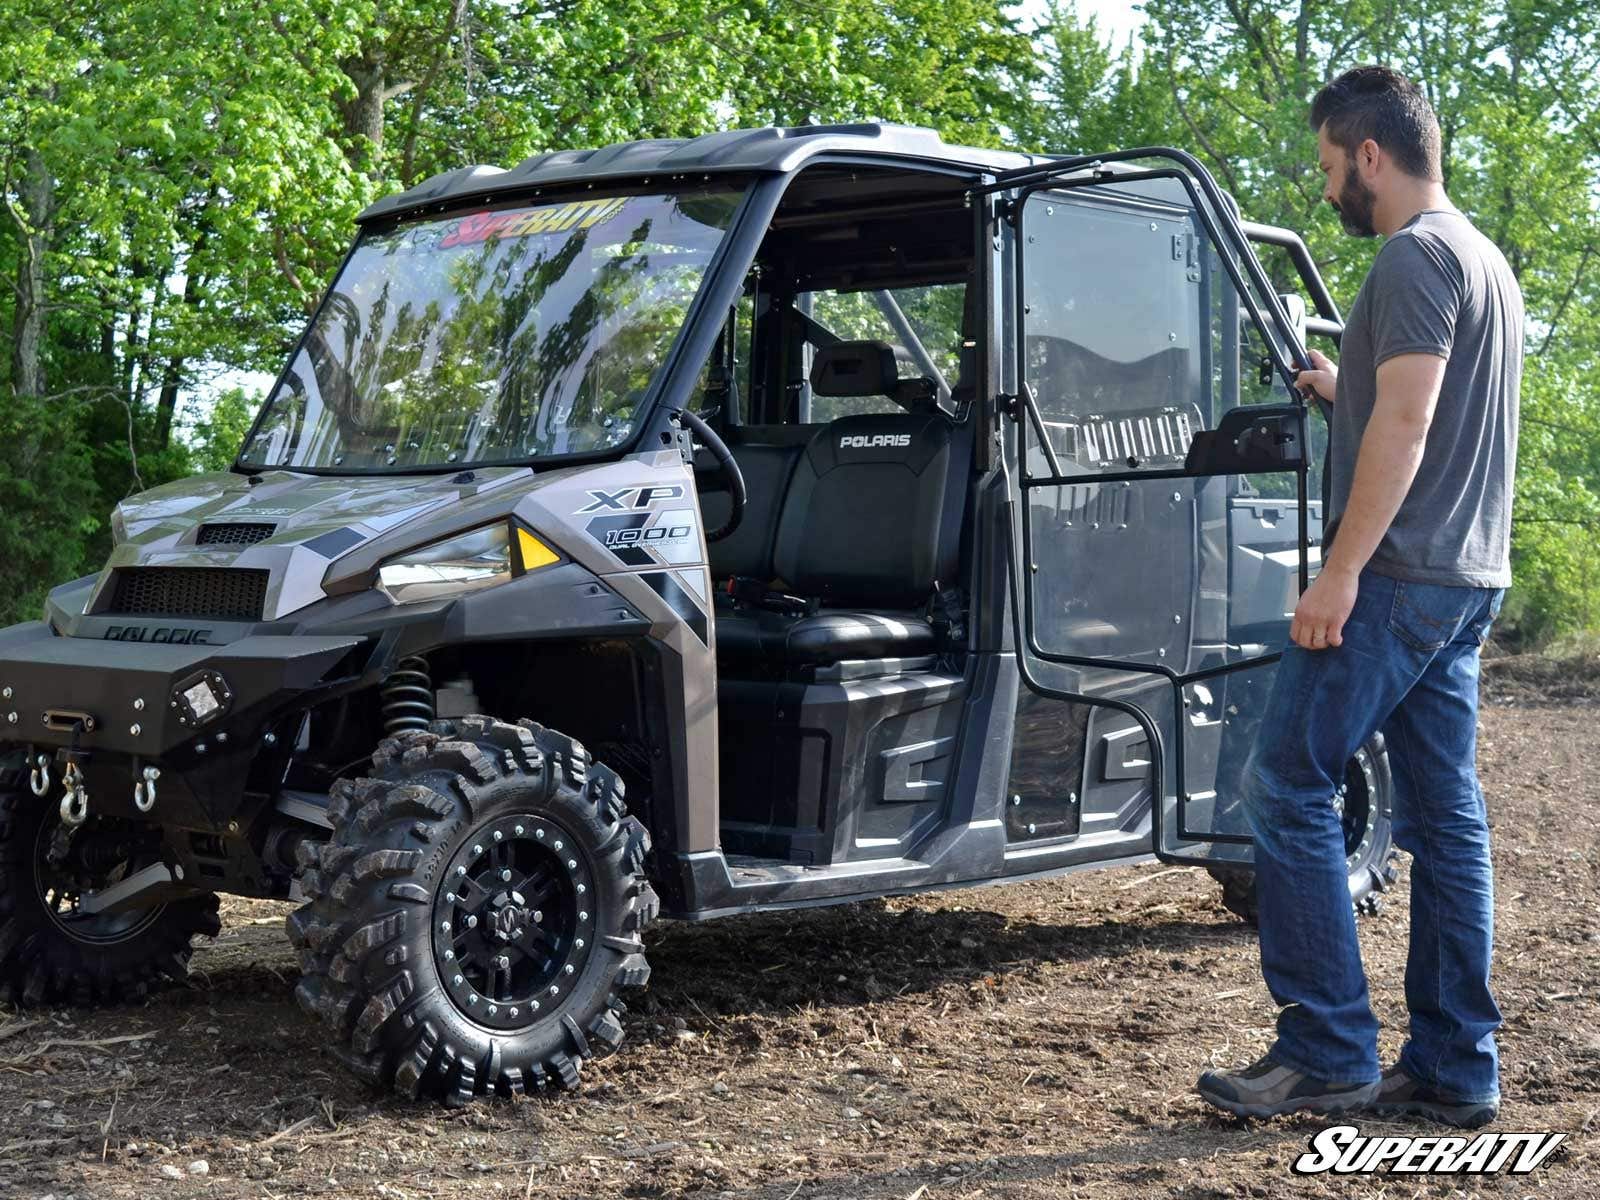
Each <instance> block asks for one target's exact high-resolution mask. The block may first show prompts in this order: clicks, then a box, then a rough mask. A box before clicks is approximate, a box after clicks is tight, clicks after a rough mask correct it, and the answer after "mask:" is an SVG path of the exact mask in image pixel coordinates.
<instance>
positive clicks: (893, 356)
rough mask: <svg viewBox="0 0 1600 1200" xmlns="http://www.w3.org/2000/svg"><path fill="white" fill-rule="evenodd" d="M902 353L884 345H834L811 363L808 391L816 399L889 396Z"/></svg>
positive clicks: (838, 343)
mask: <svg viewBox="0 0 1600 1200" xmlns="http://www.w3.org/2000/svg"><path fill="white" fill-rule="evenodd" d="M903 353H904V351H902V350H900V349H899V348H898V347H896V346H891V345H890V344H889V343H888V342H865V341H864V342H835V343H834V344H833V345H831V346H820V347H818V348H817V354H816V357H815V358H814V359H812V361H811V390H812V391H813V392H815V393H816V394H817V395H819V396H892V395H893V394H894V386H895V384H896V383H897V382H898V381H899V379H900V355H901V354H903Z"/></svg>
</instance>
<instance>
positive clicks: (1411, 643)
mask: <svg viewBox="0 0 1600 1200" xmlns="http://www.w3.org/2000/svg"><path fill="white" fill-rule="evenodd" d="M1311 127H1312V128H1313V129H1315V130H1316V131H1317V149H1318V157H1319V160H1320V164H1321V167H1322V170H1323V171H1324V172H1325V173H1326V176H1327V183H1326V186H1325V188H1324V197H1325V198H1326V199H1327V201H1328V202H1329V203H1330V204H1331V205H1332V206H1333V207H1334V208H1335V209H1336V210H1337V211H1338V213H1339V219H1340V222H1341V223H1342V224H1343V226H1344V228H1345V231H1346V232H1347V233H1350V234H1352V235H1354V236H1356V237H1373V236H1379V235H1381V236H1382V237H1383V238H1384V239H1385V241H1384V244H1383V246H1382V248H1381V249H1380V250H1379V251H1378V255H1377V258H1376V260H1375V261H1374V263H1373V266H1372V270H1371V272H1370V273H1369V274H1368V276H1367V279H1366V282H1365V283H1364V284H1363V285H1362V287H1361V292H1360V294H1359V295H1358V296H1357V297H1356V301H1355V304H1354V305H1353V306H1352V308H1351V310H1350V317H1349V321H1348V323H1347V325H1346V327H1345V334H1344V338H1343V342H1342V346H1341V350H1342V360H1343V361H1342V363H1341V364H1340V365H1339V366H1338V367H1335V365H1334V364H1333V362H1332V361H1330V360H1329V359H1327V358H1326V357H1324V356H1322V355H1318V354H1314V355H1313V362H1314V365H1315V368H1316V369H1314V370H1310V371H1306V372H1303V373H1302V374H1301V375H1300V376H1299V378H1298V380H1297V383H1298V384H1299V385H1300V386H1301V387H1302V388H1310V389H1314V390H1315V391H1316V392H1317V394H1318V395H1320V396H1322V397H1323V398H1324V399H1327V400H1329V401H1330V402H1332V403H1333V406H1334V407H1333V419H1332V430H1331V444H1330V450H1329V459H1328V470H1329V482H1330V494H1329V511H1328V513H1327V514H1326V515H1327V518H1328V520H1327V528H1326V531H1325V537H1324V552H1323V565H1322V570H1321V573H1320V574H1319V575H1318V576H1317V578H1316V580H1315V582H1313V583H1312V585H1311V586H1310V587H1309V588H1307V589H1306V591H1305V593H1304V594H1303V595H1302V596H1301V597H1300V602H1299V604H1298V606H1297V607H1296V609H1295V614H1294V620H1293V623H1292V625H1291V627H1290V639H1291V644H1290V645H1289V646H1288V647H1286V648H1285V650H1284V654H1283V658H1282V660H1281V662H1280V663H1279V666H1278V671H1277V674H1276V676H1275V679H1274V683H1273V689H1272V695H1271V698H1270V699H1269V701H1268V705H1267V712H1266V715H1265V717H1264V719H1263V720H1262V722H1261V730H1262V732H1261V734H1260V736H1259V739H1258V741H1257V743H1256V745H1255V747H1254V749H1253V751H1252V753H1251V757H1250V761H1249V763H1248V765H1247V767H1246V769H1245V772H1244V782H1243V792H1244V795H1243V802H1244V805H1245V809H1246V812H1247V814H1248V816H1249V820H1250V826H1251V830H1252V832H1253V835H1254V837H1255V863H1256V890H1257V896H1258V899H1259V908H1260V927H1261V969H1262V973H1263V975H1264V976H1265V978H1266V982H1267V987H1268V988H1269V990H1270V991H1271V992H1272V995H1273V998H1274V999H1275V1000H1276V1001H1277V1002H1278V1004H1279V1005H1280V1006H1282V1009H1281V1012H1280V1014H1279V1017H1278V1037H1277V1041H1276V1042H1275V1043H1274V1044H1273V1046H1272V1048H1271V1049H1270V1050H1269V1051H1268V1053H1267V1055H1266V1057H1265V1058H1263V1059H1261V1061H1259V1062H1257V1063H1256V1064H1254V1065H1253V1066H1250V1067H1247V1068H1244V1069H1242V1070H1239V1071H1233V1072H1207V1073H1206V1074H1205V1075H1202V1076H1201V1078H1200V1084H1199V1089H1200V1094H1201V1095H1202V1096H1203V1097H1204V1098H1205V1099H1206V1100H1208V1101H1209V1102H1210V1103H1212V1104H1214V1105H1217V1106H1218V1107H1220V1108H1224V1109H1226V1110H1228V1111H1230V1112H1234V1113H1238V1114H1241V1115H1246V1116H1272V1115H1276V1114H1279V1113H1286V1112H1293V1111H1298V1110H1310V1111H1313V1112H1328V1113H1331V1112H1343V1111H1349V1110H1352V1109H1358V1108H1367V1109H1370V1110H1371V1111H1374V1112H1379V1113H1389V1114H1395V1113H1413V1114H1419V1115H1424V1116H1427V1117H1430V1118H1433V1119H1435V1120H1438V1121H1441V1122H1445V1123H1448V1124H1452V1125H1459V1126H1463V1127H1473V1126H1477V1125H1481V1124H1483V1123H1485V1122H1487V1121H1490V1120H1492V1119H1493V1118H1494V1117H1495V1115H1496V1114H1497V1113H1498V1111H1499V1099H1500V1084H1499V1062H1498V1058H1497V1053H1496V1049H1495V1040H1494V1031H1495V1030H1496V1029H1497V1028H1498V1027H1499V1025H1500V1010H1499V1009H1498V1008H1497V1007H1496V1005H1495V1001H1494V997H1493V996H1492V994H1491V993H1490V989H1489V962H1490V952H1491V946H1492V942H1493V891H1492V879H1491V870H1490V859H1489V834H1488V827H1487V823H1486V821H1485V815H1484V802H1483V792H1482V789H1481V788H1480V787H1479V786H1478V779H1477V774H1476V771H1475V767H1474V757H1475V752H1476V733H1477V716H1478V649H1479V646H1480V645H1481V644H1482V642H1483V640H1484V638H1485V637H1487V635H1488V631H1489V625H1490V623H1491V622H1492V621H1493V619H1494V618H1495V616H1496V615H1498V613H1499V610H1500V600H1501V596H1502V594H1503V589H1504V588H1506V587H1507V586H1508V585H1509V584H1510V582H1511V569H1510V557H1509V549H1510V531H1511V514H1510V510H1511V488H1512V475H1513V471H1514V465H1515V461H1516V443H1517V404H1518V382H1519V378H1520V375H1521V369H1522V297H1521V294H1520V292H1519V291H1518V288H1517V283H1516V280H1515V278H1514V277H1513V275H1512V273H1511V270H1510V268H1509V267H1508V266H1507V265H1506V262H1505V259H1504V258H1503V257H1502V256H1501V254H1500V252H1499V251H1498V250H1497V249H1496V248H1495V246H1494V245H1493V244H1492V243H1491V242H1490V241H1489V240H1488V239H1487V238H1485V237H1484V236H1483V235H1482V234H1480V233H1479V232H1478V231H1477V230H1476V229H1474V228H1473V226H1472V224H1471V223H1470V222H1469V221H1468V220H1467V219H1466V218H1465V217H1464V216H1462V215H1461V214H1460V213H1459V212H1457V211H1456V209H1455V208H1454V207H1453V206H1452V205H1451V203H1450V199H1449V197H1448V196H1446V194H1445V191H1444V186H1443V183H1442V174H1441V171H1440V161H1439V124H1438V120H1437V119H1436V117H1435V116H1434V113H1433V111H1432V109H1431V108H1430V106H1429V104H1428V102H1427V100H1426V99H1425V98H1424V97H1423V95H1422V93H1421V92H1420V91H1419V90H1418V88H1417V87H1416V85H1415V84H1413V83H1412V82H1411V81H1409V80H1408V79H1406V78H1405V77H1404V76H1402V75H1400V74H1398V73H1397V72H1395V71H1391V70H1389V69H1388V68H1385V67H1358V68H1356V69H1355V70H1352V71H1348V72H1346V73H1345V74H1343V75H1341V76H1340V77H1339V78H1338V79H1335V80H1334V81H1333V82H1332V83H1330V84H1328V85H1327V86H1326V87H1325V88H1323V89H1322V90H1321V91H1320V92H1319V93H1318V94H1317V96H1316V99H1315V100H1314V101H1313V103H1312V106H1311ZM1379 729H1381V730H1382V732H1383V736H1384V740H1385V744H1386V745H1387V747H1388V751H1389V762H1390V767H1391V770H1392V772H1393V777H1394V812H1393V821H1394V834H1395V841H1396V843H1397V844H1398V845H1399V846H1400V847H1401V849H1403V850H1407V851H1409V852H1410V854H1411V855H1412V868H1411V946H1410V954H1409V957H1408V959H1407V962H1406V980H1405V994H1406V1006H1407V1008H1408V1009H1409V1011H1410V1037H1409V1039H1408V1040H1407V1042H1406V1044H1405V1048H1404V1049H1403V1050H1402V1051H1401V1054H1400V1058H1399V1061H1398V1062H1397V1063H1396V1064H1395V1065H1393V1066H1391V1067H1390V1068H1389V1069H1388V1070H1387V1071H1383V1072H1382V1074H1381V1075H1380V1072H1379V1062H1378V1056H1377V1035H1378V1023H1377V1021H1376V1020H1375V1019H1374V1017H1373V1015H1372V1010H1371V1007H1370V1005H1369V1004H1368V999H1367V983H1366V976H1365V974H1364V972H1363V971H1362V966H1361V956H1360V947H1359V945H1358V943H1357V940H1356V929H1355V918H1354V914H1353V912H1352V910H1351V905H1350V896H1349V892H1348V882H1347V877H1346V873H1345V851H1344V842H1343V837H1342V834H1341V832H1340V826H1339V818H1338V816H1337V814H1336V813H1335V811H1334V809H1333V807H1332V804H1331V797H1332V796H1333V793H1334V791H1335V789H1336V788H1337V785H1338V783H1339V781H1340V780H1341V778H1342V777H1343V774H1344V767H1345V764H1346V763H1347V762H1348V761H1349V759H1350V757H1351V756H1352V755H1353V754H1354V753H1355V751H1356V749H1357V748H1358V747H1359V746H1360V745H1361V744H1362V743H1363V742H1364V741H1366V740H1367V738H1368V737H1369V736H1371V734H1372V733H1373V731H1374V730H1379Z"/></svg>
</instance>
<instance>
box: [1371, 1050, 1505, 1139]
mask: <svg viewBox="0 0 1600 1200" xmlns="http://www.w3.org/2000/svg"><path fill="white" fill-rule="evenodd" d="M1368 1111H1370V1112H1372V1113H1374V1114H1376V1115H1377V1116H1380V1117H1398V1116H1410V1117H1426V1118H1427V1119H1428V1120H1430V1121H1438V1122H1439V1123H1440V1124H1443V1125H1454V1126H1455V1127H1456V1128H1458V1129H1476V1128H1478V1126H1480V1125H1487V1124H1488V1123H1489V1122H1490V1121H1492V1120H1494V1119H1495V1118H1496V1117H1497V1116H1499V1115H1500V1101H1498V1100H1473V1101H1467V1100H1457V1099H1456V1098H1455V1097H1454V1096H1447V1095H1445V1094H1444V1093H1443V1092H1438V1091H1435V1090H1434V1089H1433V1088H1431V1087H1429V1086H1428V1085H1427V1084H1425V1083H1423V1082H1421V1081H1420V1080H1417V1079H1414V1078H1412V1076H1410V1075H1408V1074H1407V1073H1406V1072H1405V1070H1404V1069H1403V1068H1402V1067H1401V1066H1400V1065H1399V1064H1398V1063H1397V1064H1395V1065H1394V1066H1392V1067H1390V1068H1389V1069H1388V1070H1387V1071H1385V1072H1384V1073H1383V1078H1382V1079H1380V1080H1379V1081H1378V1096H1377V1098H1376V1099H1375V1100H1373V1102H1372V1104H1371V1105H1370V1106H1369V1108H1368Z"/></svg>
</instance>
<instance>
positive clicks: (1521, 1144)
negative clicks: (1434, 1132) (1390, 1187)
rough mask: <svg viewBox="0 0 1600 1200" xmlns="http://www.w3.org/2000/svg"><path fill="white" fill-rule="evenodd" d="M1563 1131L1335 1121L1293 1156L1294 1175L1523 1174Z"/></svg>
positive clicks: (1558, 1142) (1542, 1157)
mask: <svg viewBox="0 0 1600 1200" xmlns="http://www.w3.org/2000/svg"><path fill="white" fill-rule="evenodd" d="M1566 1138H1567V1135H1566V1134H1564V1133H1480V1134H1479V1135H1478V1136H1477V1137H1474V1138H1467V1137H1459V1136H1458V1137H1440V1136H1426V1137H1417V1136H1415V1135H1412V1136H1401V1135H1391V1136H1388V1137H1369V1136H1366V1135H1364V1134H1362V1133H1361V1131H1360V1130H1358V1129H1357V1128H1356V1127H1355V1126H1354V1125H1334V1126H1331V1127H1330V1128H1328V1129H1324V1130H1322V1131H1321V1132H1320V1133H1318V1134H1316V1135H1315V1136H1313V1137H1312V1138H1311V1140H1310V1143H1309V1145H1310V1147H1311V1149H1310V1150H1309V1151H1307V1152H1306V1153H1305V1154H1302V1155H1301V1156H1300V1157H1299V1158H1297V1159H1295V1162H1294V1167H1293V1170H1294V1173H1295V1174H1296V1175H1320V1174H1322V1173H1323V1172H1325V1171H1332V1172H1333V1173H1334V1174H1335V1175H1371V1174H1373V1173H1375V1172H1376V1171H1377V1170H1378V1168H1379V1167H1387V1168H1388V1170H1389V1174H1391V1175H1493V1174H1496V1173H1497V1172H1499V1171H1503V1170H1507V1169H1509V1170H1510V1172H1511V1174H1513V1175H1526V1174H1528V1173H1529V1172H1530V1171H1532V1170H1533V1169H1534V1168H1535V1167H1537V1166H1539V1165H1540V1164H1541V1163H1543V1162H1544V1161H1545V1160H1546V1159H1548V1158H1549V1157H1550V1156H1551V1155H1552V1154H1553V1153H1555V1151H1556V1148H1557V1147H1558V1146H1560V1145H1561V1143H1562V1142H1564V1141H1566Z"/></svg>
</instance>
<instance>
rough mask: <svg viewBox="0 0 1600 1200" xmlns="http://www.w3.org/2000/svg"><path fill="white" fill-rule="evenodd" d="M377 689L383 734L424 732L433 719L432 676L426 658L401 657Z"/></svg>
mask: <svg viewBox="0 0 1600 1200" xmlns="http://www.w3.org/2000/svg"><path fill="white" fill-rule="evenodd" d="M380 690H381V693H382V697H383V705H382V713H383V732H384V734H385V735H389V734H395V733H400V732H401V731H402V730H407V729H426V728H427V727H428V724H429V722H431V721H432V720H433V718H434V707H433V676H432V675H430V674H429V673H428V660H427V659H425V658H419V657H412V658H402V659H401V660H400V661H399V662H398V663H397V664H395V669H394V671H393V672H391V673H390V675H389V678H387V679H385V680H384V681H383V687H382V688H381V689H380Z"/></svg>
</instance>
